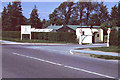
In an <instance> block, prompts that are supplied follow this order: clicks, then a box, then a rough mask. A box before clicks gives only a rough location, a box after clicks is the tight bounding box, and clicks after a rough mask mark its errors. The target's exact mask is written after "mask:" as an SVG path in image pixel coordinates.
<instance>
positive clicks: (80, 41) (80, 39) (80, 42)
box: [79, 33, 82, 45]
mask: <svg viewBox="0 0 120 80" xmlns="http://www.w3.org/2000/svg"><path fill="white" fill-rule="evenodd" d="M79 44H80V45H82V36H81V33H80V36H79Z"/></svg>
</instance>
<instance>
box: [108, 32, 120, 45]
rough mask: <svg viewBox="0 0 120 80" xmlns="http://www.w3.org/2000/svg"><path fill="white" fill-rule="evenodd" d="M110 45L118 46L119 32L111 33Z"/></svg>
mask: <svg viewBox="0 0 120 80" xmlns="http://www.w3.org/2000/svg"><path fill="white" fill-rule="evenodd" d="M110 45H111V46H120V31H111V34H110Z"/></svg>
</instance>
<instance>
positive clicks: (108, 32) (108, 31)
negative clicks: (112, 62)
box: [107, 28, 110, 47]
mask: <svg viewBox="0 0 120 80" xmlns="http://www.w3.org/2000/svg"><path fill="white" fill-rule="evenodd" d="M107 34H108V36H107V47H109V46H110V45H109V38H110V28H108V30H107Z"/></svg>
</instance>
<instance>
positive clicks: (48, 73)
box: [2, 44, 120, 80]
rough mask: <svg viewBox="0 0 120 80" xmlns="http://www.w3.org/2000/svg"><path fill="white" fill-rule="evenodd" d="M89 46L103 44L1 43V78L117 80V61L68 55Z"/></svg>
mask: <svg viewBox="0 0 120 80" xmlns="http://www.w3.org/2000/svg"><path fill="white" fill-rule="evenodd" d="M91 46H92V47H98V46H99V47H100V46H105V45H101V44H99V45H98V44H97V45H78V44H68V45H61V44H59V45H40V44H38V45H33V44H32V45H30V44H22V45H21V44H2V77H3V78H94V80H96V79H98V78H106V79H108V78H111V79H118V78H120V75H119V72H118V70H119V69H118V67H119V66H118V65H119V63H118V62H114V61H108V60H103V59H97V58H92V57H85V56H78V55H72V54H70V52H69V50H70V49H73V48H77V47H81V48H86V47H91ZM95 78H96V79H95ZM106 79H105V80H106ZM83 80H84V79H83Z"/></svg>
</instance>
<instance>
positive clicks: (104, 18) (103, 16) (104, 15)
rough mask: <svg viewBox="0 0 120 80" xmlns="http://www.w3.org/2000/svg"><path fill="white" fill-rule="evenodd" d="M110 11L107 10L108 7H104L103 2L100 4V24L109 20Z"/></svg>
mask: <svg viewBox="0 0 120 80" xmlns="http://www.w3.org/2000/svg"><path fill="white" fill-rule="evenodd" d="M108 13H109V12H108V10H107V6H106V5H105V6H104V5H103V2H101V3H100V4H99V11H98V14H99V18H100V22H101V23H103V22H105V21H108V20H109V14H108Z"/></svg>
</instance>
